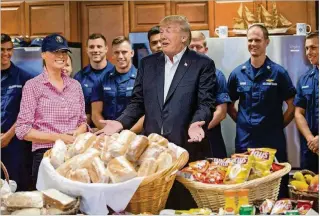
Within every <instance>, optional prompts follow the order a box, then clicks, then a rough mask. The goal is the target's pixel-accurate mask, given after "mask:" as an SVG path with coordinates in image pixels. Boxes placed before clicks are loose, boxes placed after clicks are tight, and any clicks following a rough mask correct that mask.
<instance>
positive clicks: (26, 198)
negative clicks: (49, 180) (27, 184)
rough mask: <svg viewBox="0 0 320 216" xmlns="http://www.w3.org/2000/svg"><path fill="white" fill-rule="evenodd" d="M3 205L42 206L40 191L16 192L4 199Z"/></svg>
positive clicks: (18, 206)
mask: <svg viewBox="0 0 320 216" xmlns="http://www.w3.org/2000/svg"><path fill="white" fill-rule="evenodd" d="M5 205H6V206H7V207H8V208H42V207H43V197H42V193H41V192H39V191H31V192H16V193H13V194H11V195H10V196H9V197H8V198H7V199H6V200H5Z"/></svg>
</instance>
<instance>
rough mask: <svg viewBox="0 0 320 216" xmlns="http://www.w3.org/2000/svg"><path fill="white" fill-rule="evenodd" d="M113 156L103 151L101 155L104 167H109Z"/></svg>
mask: <svg viewBox="0 0 320 216" xmlns="http://www.w3.org/2000/svg"><path fill="white" fill-rule="evenodd" d="M113 158H114V157H112V155H111V154H110V152H108V151H107V152H106V151H102V152H101V154H100V159H101V160H102V161H103V163H104V165H105V166H107V165H108V163H109V162H110V161H111V160H112V159H113Z"/></svg>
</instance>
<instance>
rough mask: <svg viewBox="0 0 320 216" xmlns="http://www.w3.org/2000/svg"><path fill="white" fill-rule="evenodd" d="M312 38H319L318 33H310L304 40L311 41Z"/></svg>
mask: <svg viewBox="0 0 320 216" xmlns="http://www.w3.org/2000/svg"><path fill="white" fill-rule="evenodd" d="M312 38H319V32H318V31H315V32H311V33H309V34H308V35H307V36H306V39H312Z"/></svg>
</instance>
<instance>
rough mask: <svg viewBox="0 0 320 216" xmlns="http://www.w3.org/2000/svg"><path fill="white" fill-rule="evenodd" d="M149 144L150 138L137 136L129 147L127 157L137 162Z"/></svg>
mask: <svg viewBox="0 0 320 216" xmlns="http://www.w3.org/2000/svg"><path fill="white" fill-rule="evenodd" d="M148 145H149V140H148V138H147V137H146V136H142V135H138V136H136V137H135V139H134V140H133V141H132V142H131V143H130V145H129V147H128V149H127V152H126V158H127V159H128V160H129V161H131V162H136V161H137V160H138V159H139V157H140V156H141V154H142V153H143V152H144V150H145V149H146V148H147V147H148Z"/></svg>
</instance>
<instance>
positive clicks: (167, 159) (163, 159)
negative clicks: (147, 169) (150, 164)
mask: <svg viewBox="0 0 320 216" xmlns="http://www.w3.org/2000/svg"><path fill="white" fill-rule="evenodd" d="M156 163H157V164H158V169H157V172H159V171H162V170H164V169H168V168H169V167H171V166H172V163H173V160H172V156H171V154H169V153H168V152H166V151H165V152H162V153H161V154H160V155H159V157H158V159H157V162H156Z"/></svg>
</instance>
